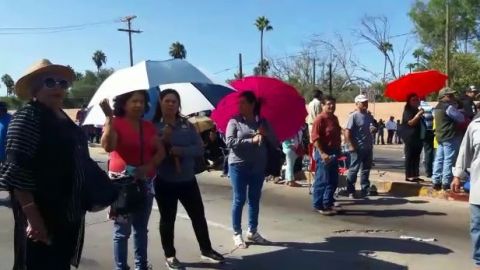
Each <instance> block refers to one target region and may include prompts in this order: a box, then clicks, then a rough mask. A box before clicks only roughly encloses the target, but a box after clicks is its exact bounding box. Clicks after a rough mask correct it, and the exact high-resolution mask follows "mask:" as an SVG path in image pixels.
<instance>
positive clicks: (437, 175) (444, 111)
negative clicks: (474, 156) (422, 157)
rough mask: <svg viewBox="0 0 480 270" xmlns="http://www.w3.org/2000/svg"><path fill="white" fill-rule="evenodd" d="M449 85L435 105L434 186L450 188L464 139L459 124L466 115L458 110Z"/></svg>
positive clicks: (441, 92) (444, 188)
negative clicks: (435, 148)
mask: <svg viewBox="0 0 480 270" xmlns="http://www.w3.org/2000/svg"><path fill="white" fill-rule="evenodd" d="M455 93H456V92H455V91H454V90H452V89H451V88H449V87H445V88H443V89H442V90H441V91H440V93H439V95H438V98H439V102H438V104H437V106H436V107H435V112H434V121H435V136H436V138H437V141H438V148H437V152H436V155H435V161H434V163H433V176H432V182H433V188H434V189H435V190H440V189H443V190H448V189H450V183H451V181H452V177H453V175H452V168H453V166H454V165H455V160H456V158H457V154H458V148H459V146H460V142H461V140H462V137H461V136H458V133H457V124H458V123H462V122H464V120H465V117H464V115H463V114H462V113H461V112H460V111H458V110H457V107H456V101H455V97H454V94H455Z"/></svg>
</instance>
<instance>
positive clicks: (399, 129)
mask: <svg viewBox="0 0 480 270" xmlns="http://www.w3.org/2000/svg"><path fill="white" fill-rule="evenodd" d="M396 128H397V129H396V130H395V135H394V137H395V144H402V137H401V136H400V134H401V132H402V128H403V127H402V125H401V122H400V120H399V119H398V120H397V123H396Z"/></svg>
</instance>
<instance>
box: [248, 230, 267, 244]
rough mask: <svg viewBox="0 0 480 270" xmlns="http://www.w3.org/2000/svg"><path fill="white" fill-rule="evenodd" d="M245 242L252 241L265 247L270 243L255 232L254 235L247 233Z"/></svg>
mask: <svg viewBox="0 0 480 270" xmlns="http://www.w3.org/2000/svg"><path fill="white" fill-rule="evenodd" d="M247 240H248V241H252V242H254V243H256V244H261V245H267V244H270V243H271V242H270V241H268V240H267V239H265V238H263V237H262V236H261V235H260V234H259V233H258V232H256V233H251V232H248V233H247Z"/></svg>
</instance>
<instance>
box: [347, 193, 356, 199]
mask: <svg viewBox="0 0 480 270" xmlns="http://www.w3.org/2000/svg"><path fill="white" fill-rule="evenodd" d="M348 198H349V199H356V197H355V193H348Z"/></svg>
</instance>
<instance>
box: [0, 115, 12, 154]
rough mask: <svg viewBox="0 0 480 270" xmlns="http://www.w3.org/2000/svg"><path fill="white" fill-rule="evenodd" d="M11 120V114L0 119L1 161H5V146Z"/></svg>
mask: <svg viewBox="0 0 480 270" xmlns="http://www.w3.org/2000/svg"><path fill="white" fill-rule="evenodd" d="M10 120H12V115H11V114H9V113H6V114H4V115H3V116H1V117H0V141H1V143H0V161H4V160H5V145H6V144H7V129H8V124H10Z"/></svg>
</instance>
